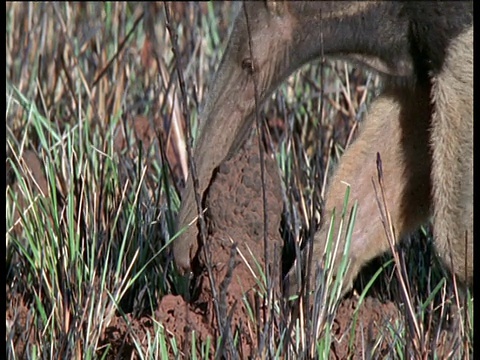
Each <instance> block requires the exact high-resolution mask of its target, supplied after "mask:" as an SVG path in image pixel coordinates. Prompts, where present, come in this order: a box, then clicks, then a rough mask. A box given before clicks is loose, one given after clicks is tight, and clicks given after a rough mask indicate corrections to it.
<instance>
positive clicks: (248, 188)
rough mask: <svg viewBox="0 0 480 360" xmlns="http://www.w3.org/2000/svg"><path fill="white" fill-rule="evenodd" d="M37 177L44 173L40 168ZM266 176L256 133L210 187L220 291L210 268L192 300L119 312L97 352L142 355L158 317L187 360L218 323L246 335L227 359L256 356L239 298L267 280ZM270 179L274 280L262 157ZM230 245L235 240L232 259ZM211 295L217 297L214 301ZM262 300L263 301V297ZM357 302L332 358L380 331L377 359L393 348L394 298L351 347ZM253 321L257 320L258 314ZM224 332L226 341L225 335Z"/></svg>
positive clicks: (277, 193) (376, 307) (366, 344)
mask: <svg viewBox="0 0 480 360" xmlns="http://www.w3.org/2000/svg"><path fill="white" fill-rule="evenodd" d="M30 155H31V154H30V153H29V154H28V156H27V158H26V159H25V161H26V162H27V163H28V162H31V165H32V167H33V168H35V169H36V168H38V163H37V159H36V158H35V157H33V156H30ZM27 165H28V164H27ZM38 176H39V177H41V178H42V177H43V174H42V173H41V171H40V170H39V171H38ZM42 179H43V178H42ZM42 179H41V180H42ZM261 179H262V177H261V172H260V157H259V155H258V143H257V141H256V138H254V140H252V141H251V142H250V143H249V144H247V146H246V147H244V149H243V150H242V151H240V152H239V153H238V154H237V155H235V156H234V157H233V158H232V159H230V160H228V161H226V162H225V163H224V164H223V165H221V166H220V168H219V171H218V172H217V174H216V176H215V178H214V180H213V181H212V184H211V185H210V188H209V190H208V194H207V198H206V203H205V204H206V206H207V207H208V209H207V212H206V216H205V217H206V223H207V233H208V234H207V243H208V247H209V249H208V250H209V252H210V253H211V259H210V261H211V269H212V275H213V279H214V282H215V286H214V292H215V293H216V295H215V296H214V293H213V292H212V288H211V285H210V281H209V278H208V274H207V272H206V271H203V272H201V273H200V274H199V275H198V276H197V283H196V288H197V290H196V291H197V294H198V295H197V297H196V299H195V300H194V301H193V302H191V303H187V302H186V301H185V300H184V299H183V298H182V297H181V296H174V295H171V294H169V295H165V296H164V297H163V298H162V299H160V304H159V307H158V309H157V310H156V311H155V314H154V316H153V319H152V317H151V316H143V317H141V318H134V317H133V316H131V315H130V314H127V319H128V320H129V322H130V326H127V325H126V322H125V320H124V319H123V318H122V317H121V316H118V317H115V318H113V319H112V321H111V322H110V324H109V326H108V328H107V329H106V331H105V333H104V334H103V337H102V341H101V344H100V348H99V355H101V354H102V353H103V352H104V351H105V349H106V348H107V346H109V345H110V347H111V348H110V351H109V353H108V356H107V359H116V358H138V356H137V355H136V350H135V346H134V344H133V342H132V340H131V336H130V334H131V333H132V332H134V333H136V335H137V336H138V337H137V338H139V339H143V342H144V345H145V346H147V332H149V333H150V334H151V335H152V334H153V332H154V331H155V330H154V329H155V327H154V325H155V322H160V323H161V324H163V325H164V327H165V329H166V332H167V334H169V336H174V337H175V338H176V340H177V344H179V345H178V346H179V348H180V350H181V351H182V352H183V354H184V355H185V358H189V354H188V349H190V339H191V332H192V331H195V333H196V335H197V339H198V340H200V341H201V342H203V341H206V340H207V338H208V337H210V338H211V340H213V341H212V343H213V344H215V340H216V337H217V336H218V335H219V334H220V332H219V331H218V329H219V328H220V326H219V323H220V324H221V326H223V327H225V329H229V330H233V329H236V330H237V331H239V332H240V334H241V336H240V340H241V342H240V346H236V349H239V350H238V351H239V352H238V353H236V354H232V353H230V354H228V353H227V354H224V355H225V357H227V358H232V357H233V358H235V357H238V358H248V357H250V356H255V355H256V351H257V350H256V349H258V344H257V341H258V339H257V329H256V328H255V326H252V324H255V321H254V320H252V319H250V318H249V316H248V312H247V309H246V307H245V304H244V301H243V300H242V298H243V297H244V296H246V297H247V298H248V299H249V302H250V303H251V304H254V303H255V298H256V300H258V297H256V296H255V289H258V287H259V286H260V284H261V283H262V281H261V280H260V281H259V280H258V276H259V271H258V269H259V267H258V266H260V267H261V268H262V269H263V268H264V265H265V257H264V231H263V223H264V218H263V193H262V180H261ZM265 184H266V187H265V189H266V190H265V191H266V193H265V194H266V199H267V202H266V209H267V223H268V229H267V230H268V231H267V237H268V246H269V252H270V255H269V256H268V259H269V264H270V271H271V273H272V276H271V278H272V279H280V274H281V269H280V264H281V263H282V261H281V249H282V245H283V240H282V238H281V236H280V233H279V228H280V221H281V214H282V209H283V200H282V192H281V181H280V177H279V173H278V170H277V165H276V163H275V160H274V159H273V158H272V157H271V156H269V155H267V156H266V157H265ZM233 244H235V245H236V248H235V249H236V252H235V256H234V257H232V245H233ZM274 253H275V254H274ZM254 258H255V259H256V260H255V261H254ZM205 262H206V261H205V257H201V258H200V263H203V264H205ZM247 263H248V264H249V265H248V266H247ZM257 264H258V265H257ZM8 293H9V288H8V287H7V311H6V318H7V328H8V326H15V327H16V334H17V335H16V338H15V341H16V342H17V343H18V345H19V347H17V349H18V348H21V344H22V342H25V341H26V340H27V339H23V338H22V333H24V332H25V329H26V327H27V324H26V319H27V315H28V312H29V311H32V309H28V308H27V307H25V306H23V305H22V303H18V301H17V304H16V305H15V304H13V303H14V302H15V300H14V299H13V298H12V297H9V295H8ZM273 294H275V296H279V294H281V293H280V289H279V281H275V283H274V284H273ZM214 298H215V299H220V301H213V299H214ZM257 303H258V302H257ZM259 303H260V304H261V301H260V302H259ZM8 304H10V305H12V304H13V305H15V306H8ZM215 304H217V305H218V306H219V308H220V309H219V311H220V313H221V314H222V316H221V319H220V321H218V319H217V318H216V316H215V314H216V309H215V308H214V305H215ZM357 304H358V300H357V299H355V298H353V297H350V298H347V299H344V300H343V301H342V302H341V304H340V306H339V308H338V312H337V315H336V317H335V319H334V321H333V328H332V329H333V335H334V339H333V341H332V344H331V356H330V358H332V359H345V358H346V357H347V356H348V355H349V354H350V355H353V358H363V356H364V354H366V353H369V352H370V351H372V349H374V347H375V339H377V337H382V338H383V339H384V341H382V342H381V344H380V346H379V347H377V348H376V349H375V354H376V355H375V357H384V356H387V355H388V354H389V353H390V352H391V351H393V350H392V349H390V348H389V347H388V346H389V345H388V343H389V342H388V331H387V330H386V329H387V326H386V325H388V324H389V323H390V324H393V323H394V322H395V319H398V318H399V316H400V313H399V310H398V308H397V307H396V305H394V304H393V303H392V302H388V303H381V302H380V301H379V300H377V299H375V298H370V297H367V298H366V299H365V300H364V302H363V304H362V306H361V307H360V309H359V312H358V318H357V322H356V325H355V331H354V336H355V339H354V347H353V353H349V350H348V349H349V342H350V334H351V328H352V320H353V314H354V311H355V309H356V307H357ZM257 308H258V307H257ZM227 318H229V320H227ZM256 320H257V322H258V321H260V317H259V318H257V319H256ZM225 324H227V325H225ZM17 327H18V329H17ZM226 338H227V339H228V336H227V337H226ZM212 350H213V345H212ZM19 355H20V357H21V356H22V355H21V354H19Z"/></svg>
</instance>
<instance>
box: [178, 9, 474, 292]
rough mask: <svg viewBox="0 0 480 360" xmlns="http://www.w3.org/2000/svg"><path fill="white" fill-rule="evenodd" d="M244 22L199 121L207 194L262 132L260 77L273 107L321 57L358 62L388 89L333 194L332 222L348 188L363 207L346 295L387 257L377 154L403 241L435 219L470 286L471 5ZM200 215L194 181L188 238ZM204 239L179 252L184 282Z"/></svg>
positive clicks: (440, 239) (453, 265)
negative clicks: (249, 139)
mask: <svg viewBox="0 0 480 360" xmlns="http://www.w3.org/2000/svg"><path fill="white" fill-rule="evenodd" d="M245 11H246V15H247V16H248V28H247V22H246V21H247V20H246V16H245V12H244V11H243V8H242V9H241V10H240V12H239V13H238V15H237V17H236V20H235V23H234V26H233V29H232V34H231V37H230V40H229V43H228V46H227V49H226V51H225V54H224V56H223V59H222V62H221V64H220V67H219V69H218V71H217V73H216V75H215V77H214V80H213V83H212V84H211V87H210V91H209V95H208V97H207V99H206V102H205V104H204V106H203V110H202V113H201V128H200V135H199V138H198V140H197V143H196V147H195V149H194V161H195V165H196V169H197V176H198V180H199V190H200V192H201V194H203V193H204V191H205V190H206V188H207V187H208V184H209V182H210V180H211V177H212V174H213V171H214V169H215V168H216V167H217V166H218V165H219V164H220V163H221V162H222V161H223V160H224V159H225V158H226V157H227V156H229V155H231V154H233V153H234V152H236V151H237V149H238V147H239V146H240V145H241V144H242V142H243V139H244V137H245V134H246V132H247V130H248V129H249V127H250V126H251V125H252V121H253V119H254V116H253V114H254V109H255V92H254V81H253V76H255V78H256V81H257V85H258V94H259V100H260V102H261V103H263V101H264V100H265V99H266V98H268V97H269V96H270V94H271V93H272V92H273V91H274V90H275V89H276V88H277V86H278V85H279V84H280V83H281V82H282V81H283V80H284V79H285V78H286V77H287V76H288V75H290V74H291V73H292V72H293V71H295V70H296V69H298V68H299V67H300V66H302V65H303V64H305V63H307V62H309V61H311V60H313V59H315V58H318V57H319V56H321V55H322V54H323V55H325V56H330V57H336V58H344V59H347V60H351V61H355V62H360V63H362V64H364V65H365V66H368V67H370V68H372V69H374V70H376V71H377V72H378V73H379V74H381V75H382V76H383V77H384V78H385V80H386V84H387V86H386V88H385V91H384V93H383V94H382V95H381V96H380V97H379V98H378V99H376V101H375V102H374V103H373V104H372V107H371V109H370V111H369V114H368V115H367V118H366V119H365V121H364V125H363V129H362V130H361V132H360V134H359V136H358V139H357V140H356V142H355V143H354V144H352V146H351V147H350V148H349V149H347V151H346V153H345V154H344V156H343V158H342V161H341V164H340V165H339V168H338V170H337V171H336V174H335V175H334V176H333V178H332V179H331V180H330V182H329V188H328V191H327V195H326V204H325V209H326V216H325V218H326V219H329V216H328V214H329V213H330V212H331V211H332V210H333V209H334V208H337V209H341V207H342V204H343V195H344V193H345V185H344V183H345V182H347V183H349V184H350V185H351V189H352V195H351V199H352V200H358V203H359V208H358V215H357V221H356V223H355V231H354V234H353V239H352V244H351V246H352V249H351V251H350V260H351V266H350V270H349V273H348V275H347V281H346V283H345V288H344V290H347V289H348V288H349V287H350V285H351V282H352V280H353V279H354V278H355V276H356V275H357V273H358V271H359V270H360V268H361V267H362V266H363V265H364V264H365V263H366V262H367V261H369V260H370V259H371V258H373V257H375V256H377V255H379V254H381V253H382V252H384V251H386V250H388V248H389V247H388V243H387V240H386V237H385V233H384V229H383V227H382V225H381V223H380V216H379V210H378V205H377V202H376V200H375V195H374V191H373V187H372V182H371V179H372V178H374V177H376V166H375V161H376V154H377V153H380V156H381V158H382V162H383V166H384V179H385V188H386V192H387V203H388V205H389V209H390V212H391V216H392V222H393V225H394V228H395V230H396V232H397V235H398V236H397V238H398V239H400V238H401V237H402V236H403V235H405V234H406V233H408V232H410V231H412V230H414V229H415V228H416V227H418V226H419V225H421V224H422V223H425V222H426V221H428V220H429V218H430V217H431V216H433V224H434V236H435V243H436V248H437V250H438V253H439V255H440V256H441V257H442V258H443V259H444V262H445V264H446V265H447V266H448V267H449V268H450V269H451V270H452V271H453V273H454V274H456V275H457V276H458V278H459V279H460V280H463V281H464V282H466V283H468V284H471V283H472V281H473V131H472V130H473V2H394V1H389V2H374V1H366V2H339V1H331V2H326V1H320V2H297V1H296V2H270V1H267V2H248V3H245ZM249 34H250V35H249ZM250 37H251V46H252V53H253V58H251V56H250V54H251V53H250V45H249V44H250V41H249V39H250ZM365 164H368V165H366V166H365ZM196 215H197V214H196V207H195V203H194V192H193V183H192V180H191V177H190V178H189V180H188V182H187V187H186V189H185V192H184V194H183V197H182V206H181V209H180V213H179V218H178V226H179V229H180V228H183V227H184V226H186V225H187V224H188V223H189V222H191V221H192V220H194V218H195V217H196ZM327 228H328V226H326V224H325V226H323V228H322V229H321V230H320V231H319V232H318V233H317V234H316V235H315V238H314V243H313V259H314V261H318V260H319V259H320V258H321V255H322V253H323V250H324V243H325V238H326V236H325V235H326V234H325V232H326V229H327ZM197 233H198V231H197V227H196V225H192V226H190V227H188V229H187V230H186V231H185V232H184V233H183V234H182V236H181V237H179V238H178V239H177V240H175V242H174V244H173V251H174V256H175V262H176V264H177V267H178V268H179V270H180V271H181V272H187V271H190V270H191V261H192V259H193V258H194V257H196V256H197V255H198V250H199V245H200V244H199V240H198V238H197ZM335 238H336V237H335ZM340 238H341V239H344V237H340ZM340 241H342V243H341V244H339V245H340V247H343V245H344V244H343V240H340ZM340 253H341V252H340ZM339 256H340V255H339ZM296 271H297V267H296V266H294V268H292V271H291V272H290V273H289V274H288V276H287V280H289V282H290V283H291V284H292V285H295V284H297V285H298V284H299V282H301V281H302V277H301V276H299V274H297V273H296ZM292 289H295V286H292Z"/></svg>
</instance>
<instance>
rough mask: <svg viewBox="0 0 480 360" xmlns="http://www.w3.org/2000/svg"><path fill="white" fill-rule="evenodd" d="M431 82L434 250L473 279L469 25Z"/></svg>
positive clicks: (462, 276) (471, 114) (449, 263)
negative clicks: (432, 104)
mask: <svg viewBox="0 0 480 360" xmlns="http://www.w3.org/2000/svg"><path fill="white" fill-rule="evenodd" d="M448 54H449V55H448V57H447V59H446V63H445V66H444V69H443V71H442V73H441V74H440V75H439V76H438V77H436V78H435V79H434V81H433V88H432V94H433V102H434V112H433V117H432V130H431V131H432V135H431V143H432V152H433V171H432V181H433V184H435V186H434V188H433V204H434V235H435V243H436V247H437V251H438V253H439V254H440V255H441V256H442V258H443V260H444V262H445V264H446V265H447V266H448V267H451V268H452V271H453V272H454V273H456V274H457V275H458V276H459V277H460V278H461V279H463V280H466V281H467V282H468V283H470V284H471V283H473V28H470V29H468V30H467V31H466V32H464V33H462V34H460V36H459V37H458V38H457V39H456V40H455V41H454V42H452V44H451V46H450V48H449V51H448Z"/></svg>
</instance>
